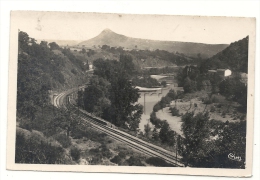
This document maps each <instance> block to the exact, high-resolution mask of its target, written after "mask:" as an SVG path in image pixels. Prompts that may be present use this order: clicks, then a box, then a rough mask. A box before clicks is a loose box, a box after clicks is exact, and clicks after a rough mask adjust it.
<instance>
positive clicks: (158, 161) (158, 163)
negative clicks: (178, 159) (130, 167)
mask: <svg viewBox="0 0 260 180" xmlns="http://www.w3.org/2000/svg"><path fill="white" fill-rule="evenodd" d="M146 163H148V164H151V165H153V166H157V167H175V166H173V165H172V164H169V163H167V162H166V161H165V160H163V159H161V158H158V157H150V158H148V159H146Z"/></svg>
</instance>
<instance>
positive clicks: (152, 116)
mask: <svg viewBox="0 0 260 180" xmlns="http://www.w3.org/2000/svg"><path fill="white" fill-rule="evenodd" d="M150 122H151V123H152V124H153V125H154V126H155V127H156V128H161V125H162V120H160V119H159V118H157V117H156V114H155V112H152V113H151V114H150Z"/></svg>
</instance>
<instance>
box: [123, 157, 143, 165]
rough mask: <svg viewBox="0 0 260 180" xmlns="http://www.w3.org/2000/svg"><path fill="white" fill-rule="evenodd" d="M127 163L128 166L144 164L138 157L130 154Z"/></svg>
mask: <svg viewBox="0 0 260 180" xmlns="http://www.w3.org/2000/svg"><path fill="white" fill-rule="evenodd" d="M127 163H128V165H129V166H144V164H143V163H142V162H141V160H140V159H139V158H136V157H134V156H131V157H130V158H129V159H128V160H127Z"/></svg>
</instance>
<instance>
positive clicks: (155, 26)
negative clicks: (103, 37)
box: [11, 11, 252, 44]
mask: <svg viewBox="0 0 260 180" xmlns="http://www.w3.org/2000/svg"><path fill="white" fill-rule="evenodd" d="M11 20H15V23H12V25H11V28H19V29H20V30H21V31H25V32H27V33H28V34H29V36H30V37H33V38H35V39H45V40H77V41H84V40H87V39H90V38H93V37H95V36H97V35H98V34H99V33H100V32H101V31H102V30H104V29H106V28H108V29H111V30H112V31H114V32H116V33H118V34H123V35H126V36H129V37H134V38H142V39H152V40H166V41H183V42H201V43H209V44H229V43H231V42H234V41H237V40H239V39H242V38H244V37H246V36H247V35H248V34H249V32H248V29H249V28H246V27H248V26H251V24H252V23H251V20H252V19H251V20H250V19H247V18H222V17H215V18H212V17H199V16H194V17H192V16H161V15H126V14H98V13H62V12H34V11H28V12H26V11H20V12H12V16H11Z"/></svg>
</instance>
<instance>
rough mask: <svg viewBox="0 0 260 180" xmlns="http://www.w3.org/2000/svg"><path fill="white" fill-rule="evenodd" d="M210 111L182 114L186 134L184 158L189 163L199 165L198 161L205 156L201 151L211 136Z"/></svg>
mask: <svg viewBox="0 0 260 180" xmlns="http://www.w3.org/2000/svg"><path fill="white" fill-rule="evenodd" d="M208 121H209V113H208V112H206V113H204V114H203V113H198V114H197V115H195V114H194V112H187V113H186V114H184V115H183V116H182V122H183V123H182V126H181V128H182V132H183V134H184V137H185V139H184V145H185V148H184V150H183V154H182V156H183V160H184V162H185V163H187V164H191V165H194V166H199V165H198V161H199V160H200V159H201V158H203V157H201V156H200V153H199V152H200V151H203V149H202V148H203V143H204V142H205V140H206V139H207V138H208V136H209V128H208Z"/></svg>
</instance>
